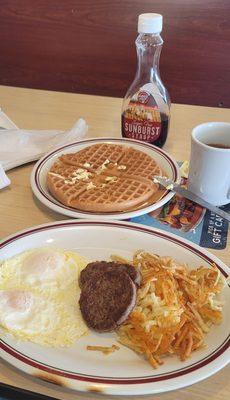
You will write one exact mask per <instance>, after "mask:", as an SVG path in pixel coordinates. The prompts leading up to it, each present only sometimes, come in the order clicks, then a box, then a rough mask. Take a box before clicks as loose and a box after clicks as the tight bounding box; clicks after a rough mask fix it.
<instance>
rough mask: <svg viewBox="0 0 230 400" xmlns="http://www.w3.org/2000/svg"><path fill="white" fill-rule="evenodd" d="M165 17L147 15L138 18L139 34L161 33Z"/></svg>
mask: <svg viewBox="0 0 230 400" xmlns="http://www.w3.org/2000/svg"><path fill="white" fill-rule="evenodd" d="M162 25H163V17H162V15H161V14H154V13H147V14H141V15H139V17H138V33H160V32H161V31H162Z"/></svg>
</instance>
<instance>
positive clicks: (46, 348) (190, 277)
mask: <svg viewBox="0 0 230 400" xmlns="http://www.w3.org/2000/svg"><path fill="white" fill-rule="evenodd" d="M0 271H1V274H0V357H1V358H2V359H3V360H4V361H6V362H8V363H9V364H11V365H13V366H14V367H16V368H18V369H19V370H21V371H23V372H25V373H27V374H29V375H30V376H31V377H34V378H37V379H40V380H43V381H47V382H51V383H53V384H54V383H55V384H56V385H58V386H59V388H58V390H60V391H63V390H64V389H65V388H68V389H74V390H77V391H84V392H87V393H91V396H92V397H91V396H89V395H88V397H87V395H86V398H89V397H90V398H96V395H95V396H93V394H92V392H93V393H98V394H104V395H107V396H111V395H120V396H125V395H129V396H132V395H144V394H156V393H161V392H166V391H171V390H175V389H180V388H183V387H185V386H189V385H191V384H194V383H197V382H199V381H201V380H203V379H206V378H208V377H209V376H211V375H213V374H214V373H216V372H217V371H219V370H220V369H222V368H224V366H226V365H227V364H228V362H229V357H230V347H229V345H230V336H229V304H230V288H229V287H228V279H229V278H228V277H229V273H230V270H229V268H228V267H227V266H226V265H225V264H224V263H223V262H221V261H220V260H219V259H218V258H217V257H215V256H214V255H212V254H211V253H209V252H208V251H206V250H204V249H203V248H200V247H199V246H197V245H195V244H193V243H191V242H189V241H188V240H185V239H183V238H181V237H178V236H176V235H173V234H171V233H169V232H165V231H161V230H159V229H155V228H154V229H153V228H149V227H146V226H143V225H138V224H134V223H129V222H127V221H106V220H104V221H102V220H101V221H96V220H86V219H84V220H76V219H73V220H65V221H58V222H55V223H53V222H52V223H48V224H43V225H40V226H35V227H31V228H28V229H26V230H24V231H21V232H18V233H15V234H13V235H11V236H10V237H7V238H5V239H3V240H2V241H1V243H0ZM225 376H227V374H225ZM218 379H220V378H219V377H217V378H216V382H218ZM222 379H223V376H222ZM207 385H208V383H206V386H207ZM196 390H198V387H197V389H196ZM63 396H64V392H63ZM73 397H74V394H73ZM80 397H81V396H80V395H79V396H78V398H80ZM110 398H111V397H110ZM129 398H130V397H129ZM168 398H169V396H168ZM184 398H185V397H184ZM213 398H214V397H213Z"/></svg>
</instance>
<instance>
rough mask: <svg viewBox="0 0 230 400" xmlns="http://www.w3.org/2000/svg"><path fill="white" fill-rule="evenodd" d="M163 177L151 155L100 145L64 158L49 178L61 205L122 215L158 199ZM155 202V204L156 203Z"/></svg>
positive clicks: (48, 182) (127, 148)
mask: <svg viewBox="0 0 230 400" xmlns="http://www.w3.org/2000/svg"><path fill="white" fill-rule="evenodd" d="M156 174H157V175H162V171H161V169H160V167H159V166H158V164H157V163H156V161H155V160H153V159H152V158H151V157H150V156H149V155H147V154H145V153H143V152H141V151H139V150H136V149H133V148H130V147H124V146H122V145H113V144H106V143H100V144H96V145H93V146H89V147H87V148H85V149H83V150H81V151H79V152H76V153H72V154H64V155H62V156H61V157H60V158H59V159H58V161H57V162H55V163H54V164H53V166H52V167H51V169H50V171H49V172H48V174H47V186H48V189H49V191H50V193H51V194H52V195H53V196H54V197H55V198H56V199H57V200H59V201H60V202H61V203H62V204H65V205H67V206H69V207H72V208H75V209H79V210H83V211H88V212H105V213H108V212H120V211H127V210H132V209H136V208H138V207H140V206H141V205H142V204H145V203H146V202H150V201H151V198H156V193H157V191H158V189H159V185H158V184H156V183H153V180H152V177H153V176H154V175H156ZM153 202H154V201H153Z"/></svg>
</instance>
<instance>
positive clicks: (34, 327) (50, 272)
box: [0, 248, 88, 347]
mask: <svg viewBox="0 0 230 400" xmlns="http://www.w3.org/2000/svg"><path fill="white" fill-rule="evenodd" d="M86 264H87V260H86V259H85V258H83V257H81V256H80V255H78V254H76V253H73V252H68V251H64V250H61V249H53V248H40V249H34V250H29V251H25V252H23V253H21V254H19V255H16V256H14V257H12V258H10V259H8V260H5V261H3V263H2V264H0V327H1V328H2V329H1V330H2V332H3V334H10V335H13V336H14V337H15V338H17V339H21V340H29V341H31V342H33V343H38V344H41V345H46V346H53V347H63V346H70V345H72V344H73V343H74V342H75V340H77V339H78V338H79V337H81V336H82V335H84V334H86V333H87V332H88V328H87V326H86V324H85V322H84V321H83V319H82V316H81V312H80V309H79V305H78V300H79V296H80V287H79V284H78V277H79V274H80V271H81V269H83V268H84V267H85V266H86Z"/></svg>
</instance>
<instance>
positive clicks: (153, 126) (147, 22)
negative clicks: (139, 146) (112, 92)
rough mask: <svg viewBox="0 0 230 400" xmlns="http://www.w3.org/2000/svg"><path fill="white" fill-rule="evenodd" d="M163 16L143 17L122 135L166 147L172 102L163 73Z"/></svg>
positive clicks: (125, 99) (139, 25)
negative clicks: (163, 79) (161, 72)
mask: <svg viewBox="0 0 230 400" xmlns="http://www.w3.org/2000/svg"><path fill="white" fill-rule="evenodd" d="M162 21H163V18H162V15H160V14H141V15H139V18H138V33H139V35H138V37H137V39H136V42H135V43H136V48H137V58H138V66H137V72H136V76H135V79H134V81H133V83H132V85H131V86H130V88H129V89H128V91H127V93H126V95H125V98H124V101H123V106H122V123H121V124H122V127H121V129H122V136H123V137H126V138H131V139H136V140H141V141H145V142H148V143H152V144H154V145H156V146H159V147H162V146H163V145H164V144H165V141H166V139H167V135H168V128H169V118H170V99H169V95H168V92H167V89H166V88H165V87H164V85H163V83H162V81H161V78H160V73H159V58H160V53H161V48H162V45H163V40H162V38H161V36H160V33H161V31H162Z"/></svg>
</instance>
